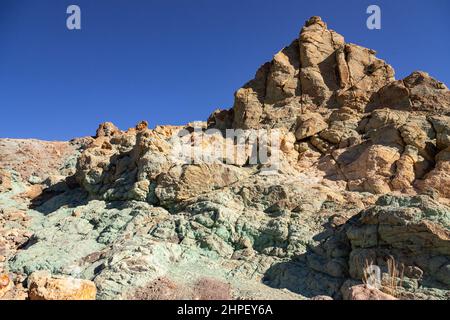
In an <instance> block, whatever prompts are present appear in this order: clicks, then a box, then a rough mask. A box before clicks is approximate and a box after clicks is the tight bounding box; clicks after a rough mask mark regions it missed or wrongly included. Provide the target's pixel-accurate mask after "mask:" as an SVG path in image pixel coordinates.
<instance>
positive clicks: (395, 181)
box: [0, 17, 450, 300]
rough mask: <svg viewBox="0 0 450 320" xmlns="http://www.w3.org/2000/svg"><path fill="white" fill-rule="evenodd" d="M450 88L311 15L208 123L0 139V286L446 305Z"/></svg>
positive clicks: (69, 292) (113, 295)
mask: <svg viewBox="0 0 450 320" xmlns="http://www.w3.org/2000/svg"><path fill="white" fill-rule="evenodd" d="M449 98H450V97H449V91H448V89H447V88H446V87H445V85H443V84H442V83H440V82H438V81H437V80H435V79H433V78H431V77H430V76H429V75H427V74H426V73H423V72H414V73H412V74H411V75H410V76H409V77H407V78H405V79H403V80H398V81H395V79H394V71H393V69H392V68H391V67H390V66H389V65H388V64H387V63H385V62H384V61H382V60H379V59H377V58H376V57H375V51H373V50H370V49H366V48H363V47H360V46H358V45H355V44H350V43H346V42H345V40H344V38H343V37H342V36H341V35H339V34H338V33H336V32H335V31H333V30H330V29H328V27H327V25H326V23H325V22H323V21H322V20H321V19H320V18H319V17H312V18H310V19H309V20H308V21H307V22H306V24H305V25H304V27H303V28H302V30H301V32H300V35H299V38H298V39H295V40H294V41H293V42H292V43H291V44H290V45H289V46H287V47H286V48H284V49H283V50H281V51H280V52H278V53H277V54H276V55H275V56H274V58H273V60H272V61H271V62H268V63H266V64H264V65H263V66H262V67H261V68H260V69H259V70H258V71H257V73H256V76H255V78H254V79H253V80H251V81H250V82H248V83H247V84H246V85H244V86H243V87H242V88H241V89H239V90H238V91H237V92H236V94H235V101H234V105H233V107H232V108H231V109H229V110H216V111H214V112H213V113H212V114H211V116H210V117H209V119H208V120H207V122H196V123H190V124H186V125H183V126H157V127H156V128H149V127H148V123H147V122H145V121H143V122H140V123H138V124H137V125H136V126H135V127H134V128H130V129H128V130H125V131H123V130H120V129H119V128H117V127H116V126H115V125H114V124H112V123H110V122H106V123H103V124H101V125H100V126H99V128H98V129H97V131H96V134H95V135H94V136H93V137H86V138H82V139H76V140H73V141H70V142H52V143H50V142H41V141H37V140H10V139H2V140H0V273H1V274H8V275H7V276H2V278H0V295H1V294H4V297H6V298H24V295H25V297H29V298H30V299H94V298H98V299H122V298H133V299H172V298H173V299H175V298H179V299H181V298H187V299H229V298H233V299H268V298H272V299H305V298H314V299H342V298H344V299H351V300H357V299H375V300H377V299H394V298H398V299H448V297H449V296H448V295H449V292H450V283H449V279H450V274H449V270H450V269H449V261H450V247H449V243H450V241H449V240H450V239H449V237H450V234H449V230H450V222H449V221H450V209H449V207H448V206H447V204H448V203H449V202H450V189H449V188H450V187H449V186H450V175H449V172H450V120H449V119H450V114H449V112H450V101H449ZM227 129H237V130H236V131H235V133H236V135H235V136H228V135H227ZM255 129H261V130H260V131H258V130H255ZM261 132H262V134H260V133H261ZM237 133H239V134H237ZM256 134H258V135H256ZM255 135H256V136H255ZM273 137H277V139H275V140H273V139H271V138H273ZM252 139H253V140H252ZM251 141H253V142H254V141H258V142H263V143H262V144H260V145H256V144H252V143H251ZM264 156H265V157H264ZM269 157H274V159H276V162H277V163H276V166H272V165H271V163H270V161H264V158H269ZM255 159H256V160H257V161H254V160H255ZM266 160H267V159H266ZM368 266H372V267H378V268H380V270H381V279H380V283H379V286H378V287H376V288H374V287H373V286H371V285H370V284H369V283H367V282H368V281H367V274H366V273H367V272H366V270H367V267H368ZM42 271H44V273H42ZM281 289H287V290H281ZM218 290H220V291H221V292H222V294H218V292H217V291H218Z"/></svg>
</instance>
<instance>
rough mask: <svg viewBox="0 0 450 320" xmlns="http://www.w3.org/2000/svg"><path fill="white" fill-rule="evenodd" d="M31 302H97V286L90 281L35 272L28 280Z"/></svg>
mask: <svg viewBox="0 0 450 320" xmlns="http://www.w3.org/2000/svg"><path fill="white" fill-rule="evenodd" d="M28 290H29V291H28V292H29V293H28V294H29V299H30V300H95V296H96V293H97V290H96V288H95V284H94V283H93V282H91V281H88V280H81V279H75V278H68V277H61V276H56V277H52V276H51V275H50V274H49V273H47V272H35V273H33V274H32V275H30V277H29V279H28Z"/></svg>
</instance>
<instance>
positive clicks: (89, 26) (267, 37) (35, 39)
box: [0, 0, 450, 140]
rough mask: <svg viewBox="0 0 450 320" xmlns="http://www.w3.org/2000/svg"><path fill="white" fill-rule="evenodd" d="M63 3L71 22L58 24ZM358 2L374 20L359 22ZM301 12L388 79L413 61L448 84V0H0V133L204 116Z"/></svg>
mask: <svg viewBox="0 0 450 320" xmlns="http://www.w3.org/2000/svg"><path fill="white" fill-rule="evenodd" d="M70 4H77V5H79V6H80V7H81V12H82V17H81V20H82V21H81V23H82V24H81V26H82V30H79V31H69V30H68V29H67V28H66V18H67V16H68V15H67V14H66V8H67V7H68V6H69V5H70ZM370 4H377V5H379V6H380V7H381V13H382V17H381V18H382V26H381V27H382V29H381V30H369V29H367V27H366V19H367V17H368V15H367V14H366V8H367V7H368V6H369V5H370ZM312 15H320V16H322V18H323V20H325V21H326V22H327V23H328V26H329V27H330V28H331V29H334V30H336V31H338V32H339V33H341V34H342V35H344V36H345V38H346V40H347V41H348V42H353V43H357V44H360V45H363V46H366V47H369V48H372V49H375V50H377V51H378V56H379V57H381V58H383V59H385V60H386V61H387V62H388V63H390V64H391V65H392V66H393V67H394V68H395V70H396V77H397V78H402V77H405V76H407V75H408V74H409V73H411V72H412V71H414V70H424V71H427V72H429V73H430V74H431V75H432V76H434V77H436V78H438V79H439V80H440V81H443V82H444V83H446V84H447V85H450V62H449V59H450V54H449V53H450V36H449V34H450V1H448V0H427V1H415V0H407V1H398V0H396V1H393V0H388V1H375V0H371V1H366V0H345V1H344V0H342V1H339V0H329V1H328V0H189V1H187V0H146V1H144V0H70V1H66V0H0V108H1V113H0V137H10V138H40V139H46V140H66V139H71V138H73V137H78V136H85V135H92V134H94V133H95V130H96V128H97V126H98V124H99V123H101V122H104V121H112V122H114V123H115V124H116V125H117V126H119V127H120V128H121V129H127V128H128V127H132V126H134V125H135V124H136V123H137V122H138V121H140V120H147V121H149V123H150V125H151V126H154V125H156V124H183V123H187V122H189V121H193V120H206V118H207V117H208V115H209V114H210V113H211V111H213V110H214V109H216V108H218V107H220V108H229V107H231V105H232V102H233V93H234V91H235V90H236V89H237V88H239V87H240V86H241V85H242V84H244V83H245V82H246V81H247V80H249V79H251V78H252V77H253V76H254V73H255V71H256V69H257V68H258V67H259V66H260V65H261V64H262V63H264V62H265V61H268V60H270V59H271V58H272V56H273V55H274V54H275V53H276V52H277V51H279V50H280V49H281V48H283V47H284V46H285V45H288V44H289V43H290V42H291V41H292V40H293V39H294V38H296V37H297V35H298V32H299V30H300V28H301V27H302V25H303V24H304V21H305V20H306V19H307V18H308V17H310V16H312Z"/></svg>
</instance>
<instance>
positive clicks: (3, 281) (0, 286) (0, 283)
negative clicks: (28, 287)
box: [0, 274, 13, 298]
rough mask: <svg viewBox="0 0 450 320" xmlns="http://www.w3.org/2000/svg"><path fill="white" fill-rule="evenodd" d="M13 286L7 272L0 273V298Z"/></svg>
mask: <svg viewBox="0 0 450 320" xmlns="http://www.w3.org/2000/svg"><path fill="white" fill-rule="evenodd" d="M12 286H13V283H12V281H11V280H10V279H9V276H8V275H7V274H1V275H0V298H1V297H3V296H4V295H5V294H6V293H7V292H8V291H9V290H11V288H12Z"/></svg>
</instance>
